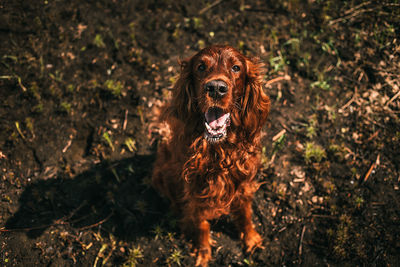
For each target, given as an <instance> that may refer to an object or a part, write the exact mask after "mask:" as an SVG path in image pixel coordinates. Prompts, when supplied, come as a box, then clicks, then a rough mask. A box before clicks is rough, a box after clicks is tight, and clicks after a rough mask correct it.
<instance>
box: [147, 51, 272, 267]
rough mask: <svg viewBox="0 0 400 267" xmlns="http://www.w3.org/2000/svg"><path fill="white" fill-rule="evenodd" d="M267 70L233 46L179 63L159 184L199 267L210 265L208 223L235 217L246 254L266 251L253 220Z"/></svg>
mask: <svg viewBox="0 0 400 267" xmlns="http://www.w3.org/2000/svg"><path fill="white" fill-rule="evenodd" d="M262 85H263V79H262V64H260V63H259V62H258V60H256V59H250V58H248V57H245V56H244V55H242V54H241V53H239V52H238V51H237V50H236V49H234V48H232V47H230V46H218V45H216V46H210V47H207V48H205V49H203V50H201V51H200V52H198V53H197V54H196V55H194V56H193V57H192V58H190V59H188V60H184V61H183V62H182V63H181V74H180V77H179V79H178V81H177V82H176V84H175V86H174V89H173V96H172V101H171V102H170V103H169V104H168V105H167V106H166V107H165V108H164V110H163V114H162V115H161V120H162V121H165V122H167V124H168V125H169V127H170V130H171V135H170V136H168V137H167V138H166V139H165V140H164V141H163V142H162V143H161V144H160V146H159V149H158V154H157V160H156V163H155V168H154V173H153V184H154V187H155V188H156V189H158V191H160V192H161V193H162V194H163V195H165V196H166V197H168V198H169V199H170V201H171V203H172V206H173V207H174V208H175V210H176V211H178V212H179V214H181V215H182V226H183V231H184V233H186V234H189V236H190V237H191V238H192V240H193V243H194V246H195V251H196V254H197V260H196V266H198V265H201V266H207V265H208V261H209V260H210V258H211V246H210V245H211V243H212V242H211V241H212V239H211V238H210V224H209V222H208V221H209V220H213V219H216V218H218V217H220V216H221V215H223V214H232V215H233V216H234V218H235V221H236V224H237V227H238V230H239V231H240V233H241V235H240V236H241V239H242V240H243V243H244V246H245V248H246V251H248V252H250V251H252V250H253V249H254V248H256V247H261V245H262V238H261V236H260V235H259V234H258V233H257V232H256V230H255V229H254V226H253V223H252V221H251V216H252V208H251V205H252V199H253V195H254V193H255V191H256V190H257V189H258V187H259V184H258V183H257V182H256V181H255V175H256V173H257V171H258V169H259V166H260V150H261V144H260V131H261V128H262V127H263V125H264V124H265V121H266V119H267V116H268V112H269V106H270V101H269V98H268V96H267V95H266V94H265V93H264V92H263V90H262Z"/></svg>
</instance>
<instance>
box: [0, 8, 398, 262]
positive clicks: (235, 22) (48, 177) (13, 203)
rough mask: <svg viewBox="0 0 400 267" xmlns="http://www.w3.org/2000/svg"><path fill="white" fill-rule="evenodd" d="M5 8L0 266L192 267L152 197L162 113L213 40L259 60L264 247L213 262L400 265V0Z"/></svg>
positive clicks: (236, 246)
mask: <svg viewBox="0 0 400 267" xmlns="http://www.w3.org/2000/svg"><path fill="white" fill-rule="evenodd" d="M265 2H266V1H257V0H249V1H244V0H242V1H239V0H238V1H228V0H225V1H221V0H217V1H215V0H212V1H192V2H191V1H169V0H165V1H155V0H153V1H139V0H121V1H120V0H99V1H78V0H72V1H59V0H41V1H22V0H14V1H11V0H4V1H1V2H0V103H1V105H0V179H1V182H0V266H193V264H194V261H193V258H192V256H191V252H192V251H191V248H190V245H189V242H188V241H187V240H185V238H184V237H182V235H181V233H180V230H179V227H178V225H177V220H178V218H176V217H175V216H174V215H173V214H172V213H171V212H170V211H169V208H168V203H167V201H166V200H164V199H162V198H160V197H159V196H158V195H157V193H156V192H155V191H154V190H153V189H152V188H151V186H150V177H151V172H152V165H153V162H154V159H155V150H156V145H157V140H158V137H159V136H158V135H157V128H156V127H155V126H154V124H152V122H153V121H154V113H153V110H154V107H157V106H160V105H162V103H164V102H165V101H166V100H167V99H168V96H169V95H170V91H171V87H172V84H173V83H174V81H175V80H176V75H177V74H178V73H179V65H178V63H177V60H178V59H180V58H185V57H188V56H190V55H192V54H193V53H195V52H196V51H198V50H199V49H201V48H203V47H205V46H207V45H209V44H217V43H218V44H229V45H232V46H234V47H236V48H238V49H239V50H241V51H242V52H243V53H244V54H247V55H254V56H258V57H260V59H261V60H262V61H263V62H264V63H265V67H266V69H267V72H266V75H265V80H266V82H267V84H266V87H265V91H266V92H267V93H268V95H269V96H270V97H271V101H272V110H271V113H270V117H269V120H268V123H267V125H266V126H265V136H264V142H263V144H264V147H263V169H262V170H261V171H260V173H259V180H260V181H261V182H265V183H264V184H263V186H262V187H261V188H260V189H259V191H258V192H257V193H256V196H255V200H254V205H253V209H254V218H253V220H254V222H255V224H256V227H257V230H258V231H259V232H260V233H261V234H262V236H263V237H264V247H265V249H264V250H258V251H255V253H254V254H252V255H247V254H245V253H244V252H243V250H242V247H241V244H240V242H239V237H238V235H237V232H236V230H235V227H234V225H233V224H232V222H231V220H230V218H229V217H228V218H222V219H220V220H218V221H215V222H213V223H212V230H213V232H212V236H213V238H214V239H215V240H216V241H217V245H216V246H215V247H214V248H213V252H212V253H213V260H212V261H211V262H210V265H211V266H399V263H400V191H399V182H400V170H399V166H400V148H399V143H400V118H399V113H400V88H399V86H400V80H399V77H400V40H399V36H400V3H399V1H380V2H379V4H378V3H375V1H333V0H328V1H319V0H308V1H307V0H301V1H300V0H299V1H296V0H290V1H283V0H280V1H267V2H268V3H267V4H266V3H265Z"/></svg>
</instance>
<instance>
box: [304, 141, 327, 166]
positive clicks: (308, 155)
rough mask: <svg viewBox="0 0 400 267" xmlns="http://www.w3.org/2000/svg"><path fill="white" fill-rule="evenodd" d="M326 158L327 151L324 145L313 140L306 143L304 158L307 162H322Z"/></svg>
mask: <svg viewBox="0 0 400 267" xmlns="http://www.w3.org/2000/svg"><path fill="white" fill-rule="evenodd" d="M325 158H326V152H325V149H324V148H323V147H321V146H320V145H317V144H315V143H313V142H308V143H306V146H305V149H304V160H305V161H306V163H307V164H311V163H320V162H321V161H322V160H323V159H325Z"/></svg>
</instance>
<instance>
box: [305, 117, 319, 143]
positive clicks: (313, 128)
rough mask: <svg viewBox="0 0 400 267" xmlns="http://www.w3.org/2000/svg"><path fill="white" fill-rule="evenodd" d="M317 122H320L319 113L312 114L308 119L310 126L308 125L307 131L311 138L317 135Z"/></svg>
mask: <svg viewBox="0 0 400 267" xmlns="http://www.w3.org/2000/svg"><path fill="white" fill-rule="evenodd" d="M317 124H318V119H317V115H315V114H314V115H312V116H311V117H310V118H309V119H308V126H307V129H306V131H307V133H306V136H307V137H308V138H310V139H312V138H314V137H315V136H317Z"/></svg>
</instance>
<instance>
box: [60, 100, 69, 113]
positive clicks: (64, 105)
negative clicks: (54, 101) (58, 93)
mask: <svg viewBox="0 0 400 267" xmlns="http://www.w3.org/2000/svg"><path fill="white" fill-rule="evenodd" d="M60 109H61V111H62V112H65V113H67V114H70V113H71V104H70V103H68V102H64V101H63V102H61V104H60Z"/></svg>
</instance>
